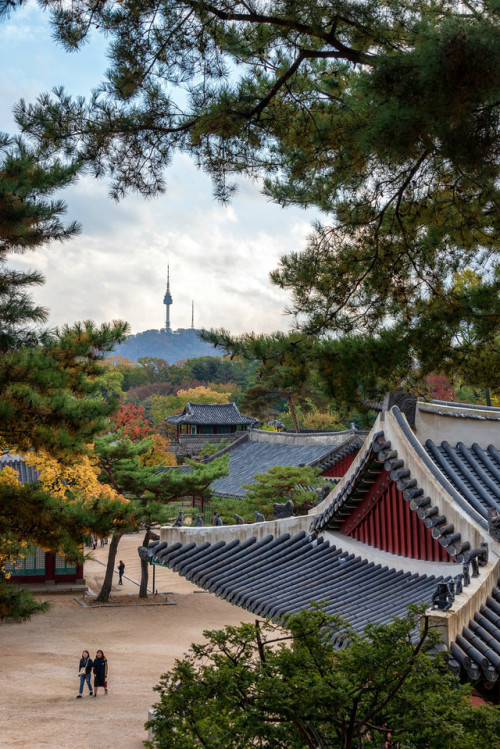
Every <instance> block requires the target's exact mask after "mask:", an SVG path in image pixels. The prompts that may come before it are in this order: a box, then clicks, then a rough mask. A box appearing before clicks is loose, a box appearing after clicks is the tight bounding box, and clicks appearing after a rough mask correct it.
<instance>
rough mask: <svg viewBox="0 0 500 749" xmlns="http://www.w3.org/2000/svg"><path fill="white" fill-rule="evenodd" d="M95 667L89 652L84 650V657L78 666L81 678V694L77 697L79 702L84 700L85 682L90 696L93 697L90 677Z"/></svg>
mask: <svg viewBox="0 0 500 749" xmlns="http://www.w3.org/2000/svg"><path fill="white" fill-rule="evenodd" d="M93 665H94V664H93V662H92V660H91V658H90V653H89V651H88V650H84V651H83V653H82V657H81V658H80V663H79V665H78V676H79V677H80V692H79V693H78V694H77V695H76V699H77V700H78V699H81V698H82V693H83V686H84V684H85V682H87V686H88V688H89V694H90V696H91V697H92V685H91V684H90V676H91V673H92V666H93Z"/></svg>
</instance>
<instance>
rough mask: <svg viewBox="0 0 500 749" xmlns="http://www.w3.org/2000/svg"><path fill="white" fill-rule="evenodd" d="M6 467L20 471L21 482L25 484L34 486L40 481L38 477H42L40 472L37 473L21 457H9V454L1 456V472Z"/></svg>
mask: <svg viewBox="0 0 500 749" xmlns="http://www.w3.org/2000/svg"><path fill="white" fill-rule="evenodd" d="M6 466H9V468H13V469H14V470H15V471H18V473H19V481H21V483H23V484H34V483H35V482H36V481H38V477H39V476H40V471H37V470H36V468H33V466H29V465H28V464H27V463H25V461H24V460H23V459H22V458H21V456H20V455H9V454H8V453H7V454H6V455H2V456H0V470H2V468H5V467H6Z"/></svg>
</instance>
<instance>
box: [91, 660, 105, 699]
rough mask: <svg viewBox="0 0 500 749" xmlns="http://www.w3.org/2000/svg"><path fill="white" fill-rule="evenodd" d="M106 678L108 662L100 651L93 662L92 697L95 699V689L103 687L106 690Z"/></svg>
mask: <svg viewBox="0 0 500 749" xmlns="http://www.w3.org/2000/svg"><path fill="white" fill-rule="evenodd" d="M107 677H108V662H107V660H106V658H105V656H104V653H103V652H102V650H98V651H97V653H96V656H95V660H94V697H97V688H98V687H104V691H105V693H106V692H107V689H106V679H107Z"/></svg>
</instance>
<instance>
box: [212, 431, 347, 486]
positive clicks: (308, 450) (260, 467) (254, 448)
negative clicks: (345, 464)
mask: <svg viewBox="0 0 500 749" xmlns="http://www.w3.org/2000/svg"><path fill="white" fill-rule="evenodd" d="M338 451H339V450H338V445H331V444H330V445H286V444H284V445H280V444H273V443H266V442H253V441H246V442H243V444H241V445H239V446H238V447H236V448H235V449H233V450H231V451H230V452H229V455H230V458H229V474H228V475H227V476H224V477H223V478H220V479H217V480H216V481H214V482H213V484H212V485H211V489H212V491H213V492H214V494H217V495H219V496H231V497H244V496H245V494H246V489H243V484H253V483H254V482H255V474H256V473H265V471H268V470H269V469H270V468H273V467H274V466H294V467H296V466H300V465H304V466H310V465H315V464H322V463H323V462H324V463H325V467H326V466H327V465H330V462H329V459H330V458H332V459H333V456H334V455H336V454H337V452H338ZM343 454H344V453H342V455H343Z"/></svg>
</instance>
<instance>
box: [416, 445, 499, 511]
mask: <svg viewBox="0 0 500 749" xmlns="http://www.w3.org/2000/svg"><path fill="white" fill-rule="evenodd" d="M425 449H426V451H427V454H428V455H429V456H430V457H431V458H432V460H433V461H434V463H435V465H436V466H437V467H438V468H439V470H440V471H441V472H442V473H443V474H444V475H445V476H446V478H447V479H448V481H449V482H450V483H451V484H452V485H453V486H454V487H455V489H456V490H457V491H458V492H460V494H461V495H462V496H463V497H464V499H465V500H466V501H467V504H468V505H469V507H470V508H471V511H472V509H474V510H476V511H477V512H478V513H479V514H480V515H482V517H483V518H487V517H488V509H489V508H490V507H493V508H495V509H496V510H499V511H500V453H499V452H498V450H497V449H496V448H495V447H493V445H490V446H489V447H488V449H487V450H484V449H483V448H481V447H479V445H477V444H474V445H472V447H470V448H468V447H465V445H464V444H463V443H462V442H459V443H458V444H457V445H455V447H452V446H451V445H450V444H449V443H448V442H442V443H441V444H440V445H436V444H435V443H434V442H433V441H432V440H427V442H426V443H425Z"/></svg>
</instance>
